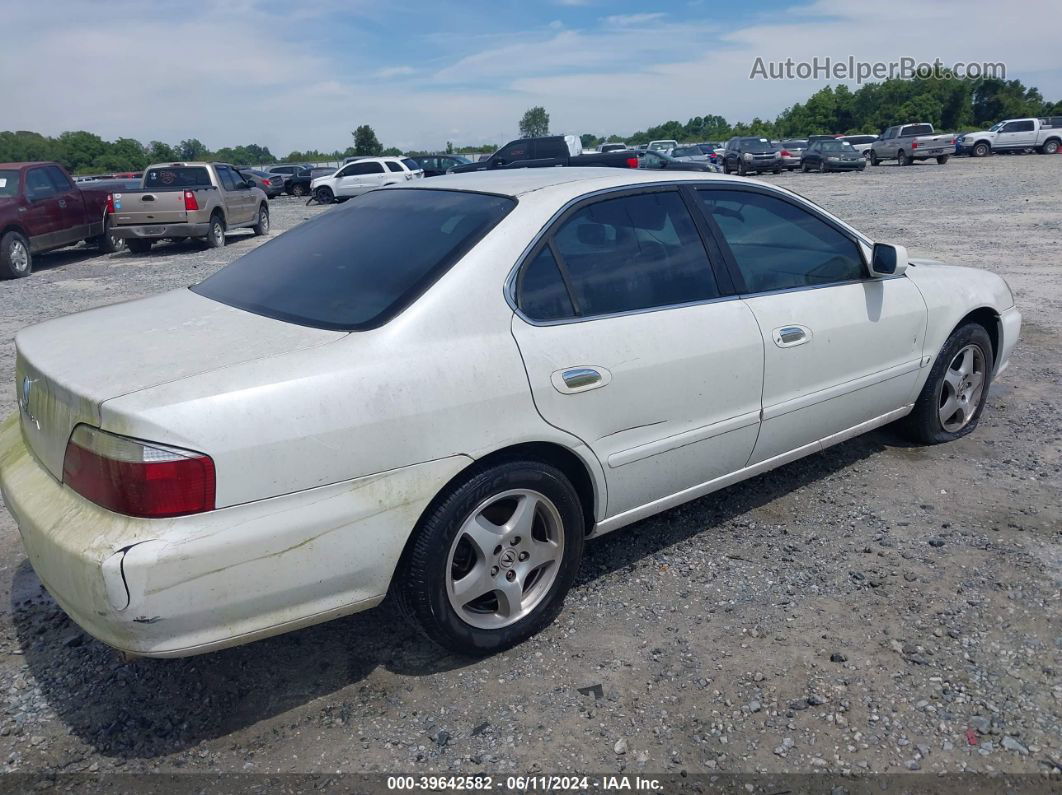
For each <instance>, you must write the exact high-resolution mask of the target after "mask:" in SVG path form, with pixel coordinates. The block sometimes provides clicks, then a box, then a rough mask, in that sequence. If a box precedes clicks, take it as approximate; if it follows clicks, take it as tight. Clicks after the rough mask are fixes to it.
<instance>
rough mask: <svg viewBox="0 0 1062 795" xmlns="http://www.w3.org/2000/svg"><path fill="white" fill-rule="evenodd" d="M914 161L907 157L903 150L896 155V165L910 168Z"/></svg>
mask: <svg viewBox="0 0 1062 795" xmlns="http://www.w3.org/2000/svg"><path fill="white" fill-rule="evenodd" d="M912 162H913V161H912V160H911V158H909V157H908V156H907V153H906V152H905V151H903V150H902V149H901V150H900V151H899V152H897V153H896V165H898V166H909V165H911V163H912Z"/></svg>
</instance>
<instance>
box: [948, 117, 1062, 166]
mask: <svg viewBox="0 0 1062 795" xmlns="http://www.w3.org/2000/svg"><path fill="white" fill-rule="evenodd" d="M957 143H958V151H960V152H969V153H970V154H971V155H973V156H974V157H988V155H990V154H992V153H993V152H1021V151H1024V150H1026V149H1035V150H1036V151H1037V152H1040V153H1041V154H1045V155H1053V154H1055V153H1056V152H1057V151H1058V149H1059V147H1060V146H1062V118H1060V117H1057V116H1056V117H1054V118H1050V119H1004V120H1003V121H1001V122H997V123H995V124H993V125H992V126H991V127H989V128H988V129H987V130H982V131H980V132H970V133H964V134H962V135H960V136H959V137H958V139H957Z"/></svg>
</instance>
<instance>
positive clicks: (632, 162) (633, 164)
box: [627, 157, 638, 168]
mask: <svg viewBox="0 0 1062 795" xmlns="http://www.w3.org/2000/svg"><path fill="white" fill-rule="evenodd" d="M627 168H638V158H636V157H628V158H627Z"/></svg>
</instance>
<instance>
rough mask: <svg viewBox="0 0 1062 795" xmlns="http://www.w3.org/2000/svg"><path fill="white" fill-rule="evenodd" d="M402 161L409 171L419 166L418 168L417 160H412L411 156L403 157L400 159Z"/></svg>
mask: <svg viewBox="0 0 1062 795" xmlns="http://www.w3.org/2000/svg"><path fill="white" fill-rule="evenodd" d="M402 163H403V164H404V165H405V167H406V168H408V169H409V170H410V171H416V170H417V169H419V168H420V166H418V165H417V161H416V160H414V159H413V158H411V157H406V158H403V159H402Z"/></svg>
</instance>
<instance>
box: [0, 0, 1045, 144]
mask: <svg viewBox="0 0 1062 795" xmlns="http://www.w3.org/2000/svg"><path fill="white" fill-rule="evenodd" d="M9 5H10V6H11V7H10V9H6V10H5V17H4V21H5V23H6V24H5V29H9V30H22V31H27V34H26V35H23V36H19V37H15V36H9V37H7V38H6V40H5V46H4V48H3V49H2V50H0V74H2V75H4V76H5V78H7V79H4V80H0V107H2V108H4V109H5V110H4V115H3V117H2V119H0V126H2V127H4V128H7V129H29V130H39V131H41V132H44V133H46V134H51V135H54V134H57V133H59V132H61V131H63V130H70V129H88V130H91V131H94V132H97V133H99V134H100V135H103V136H104V137H105V138H115V137H118V136H133V137H136V138H139V139H140V140H143V141H148V140H152V139H158V140H164V141H169V142H177V141H179V140H181V139H182V138H187V137H190V136H196V137H198V138H200V139H201V140H203V141H204V142H205V143H206V144H207V145H208V146H211V147H221V146H230V145H236V144H242V143H251V142H255V143H259V144H262V145H266V146H269V147H270V148H271V149H272V150H273V151H274V152H276V153H277V154H286V153H287V152H288V151H290V150H291V149H295V148H297V149H307V148H319V149H324V150H330V149H333V148H345V147H346V146H347V145H349V143H350V140H351V139H350V131H351V130H352V129H354V127H355V126H357V125H358V124H362V123H366V122H367V123H370V124H372V125H373V126H374V127H375V129H376V131H377V134H378V135H379V137H380V139H381V140H382V141H384V143H385V144H388V145H392V144H393V145H396V146H399V147H400V148H422V147H437V146H442V145H443V144H444V143H445V138H449V139H450V140H454V141H456V142H459V143H485V142H492V143H503V142H504V141H505V140H508V139H509V138H511V137H513V136H514V135H515V134H516V124H517V120H518V119H519V117H520V115H521V114H522V113H523V111H524V110H526V109H527V108H528V107H530V106H531V105H537V104H541V105H544V106H545V107H546V109H547V110H548V111H549V113H550V115H551V119H552V126H553V128H554V129H555V130H557V131H564V132H598V133H600V132H618V133H621V134H626V133H630V132H632V131H634V130H636V129H644V128H645V127H646V126H648V125H650V124H654V123H658V122H661V121H664V120H667V119H678V120H680V121H685V120H686V119H687V118H689V117H690V116H694V115H704V114H707V113H719V114H721V115H723V116H726V117H727V118H728V119H731V120H740V119H750V118H752V117H753V116H757V115H758V116H760V117H762V118H773V117H774V116H775V115H776V114H777V113H778V112H780V111H781V110H782V109H783V108H784V107H785V106H787V105H790V104H792V103H794V102H797V101H802V100H803V99H805V98H806V97H807V96H808V95H809V94H810V93H812V92H813V91H815V90H816V89H818V88H819V87H820V86H822V85H824V84H825V83H826V82H827V81H825V80H818V81H814V80H812V81H774V82H766V81H762V80H758V81H750V80H749V79H748V78H749V72H750V70H751V67H752V64H753V62H754V60H755V59H756V58H757V57H763V58H764V59H766V60H784V59H785V58H787V57H791V58H793V59H794V60H798V61H799V60H808V59H810V58H812V57H814V56H819V57H820V58H821V57H824V56H827V55H829V56H831V57H833V58H845V57H847V56H848V55H849V54H852V55H854V56H855V57H857V58H858V59H860V60H866V61H876V60H886V61H888V60H894V59H897V58H899V57H903V56H910V57H914V58H917V59H919V60H932V59H933V58H935V57H939V58H940V59H941V60H942V61H943V62H945V63H950V62H953V61H975V60H977V61H981V60H987V61H1004V62H1006V64H1007V66H1008V70H1009V72H1008V76H1009V77H1011V78H1020V79H1022V80H1023V81H1024V82H1026V84H1034V85H1038V86H1039V87H1040V89H1041V90H1042V91H1043V93H1044V95H1045V96H1046V97H1048V98H1050V99H1058V98H1062V68H1060V66H1059V64H1058V61H1057V43H1056V41H1055V39H1056V33H1055V29H1054V28H1053V27H1052V26H1050V25H1047V24H1028V25H1021V26H1017V25H1009V26H1005V25H1001V24H998V13H999V9H998V3H996V2H994V0H991V1H990V0H966V2H964V3H963V4H962V7H961V12H960V11H957V10H956V9H955V8H951V7H950V6H945V5H944V4H939V5H938V4H931V3H926V2H924V0H892V2H891V3H890V4H889V5H888V7H887V9H885V8H884V7H882V6H879V5H868V4H857V3H852V2H850V0H817V2H814V3H812V4H811V5H806V6H799V7H794V8H792V9H790V10H788V11H787V12H784V13H778V14H772V15H771V16H770V17H769V18H768V17H764V18H763V19H762V21H759V22H757V23H755V24H751V25H747V26H744V27H739V28H736V29H729V28H728V29H725V30H724V29H721V28H720V27H718V26H717V24H716V23H715V22H714V21H713V20H709V21H703V20H701V21H697V20H686V21H682V22H678V21H676V18H675V16H674V15H672V16H669V17H668V18H666V19H663V18H659V17H656V18H654V19H652V20H644V21H642V22H640V23H637V24H634V25H620V24H617V23H603V24H602V25H600V26H599V27H597V28H594V29H570V28H563V29H560V30H558V29H550V27H548V23H546V22H545V21H543V22H542V27H541V28H537V29H535V28H533V27H528V26H525V27H524V28H522V29H521V30H520V31H519V32H514V33H497V32H488V33H484V32H483V28H482V27H476V32H474V33H473V32H469V33H467V34H466V33H464V32H462V33H460V34H454V33H445V34H442V35H441V36H438V37H435V38H431V39H429V38H427V37H425V38H424V39H421V40H417V39H415V38H414V39H412V41H410V40H406V42H405V43H406V45H407V46H406V47H404V48H403V49H402V50H401V51H399V50H397V48H396V52H395V54H394V56H393V60H394V61H398V63H397V64H394V63H393V62H392V65H388V64H387V62H386V61H385V62H383V63H379V62H377V63H372V64H370V65H369V66H368V67H367V68H366V67H365V65H364V63H363V62H359V63H358V64H357V65H356V66H353V65H352V63H351V61H350V59H351V58H352V57H358V53H357V47H355V46H353V45H352V46H351V48H350V51H347V52H343V53H338V52H335V51H334V50H330V49H329V48H318V47H315V46H313V41H312V40H309V39H307V38H306V37H305V36H292V35H290V34H291V33H292V32H298V31H299V30H301V28H296V29H295V30H294V31H293V30H292V23H291V20H292V19H293V18H294V17H293V15H295V14H297V15H298V18H299V19H300V20H307V22H306V28H305V29H306V30H310V31H312V30H314V29H315V27H318V26H326V25H328V23H329V20H330V19H332V17H330V16H329V15H330V14H335V13H348V12H347V9H348V8H349V4H348V3H347V2H345V1H344V0H313V2H306V3H297V4H289V3H285V2H282V0H237V1H236V2H224V0H215V1H214V2H206V3H203V4H201V6H197V11H196V14H195V15H187V14H185V13H183V11H182V10H180V9H176V8H175V7H174V6H172V5H169V4H165V3H161V2H148V1H146V0H110V2H109V3H108V5H107V11H106V14H101V13H100V12H99V9H98V6H96V5H95V4H85V3H80V2H73V1H72V0H50V2H48V3H46V4H45V3H35V4H30V3H19V4H9ZM360 8H363V9H364V13H380V14H384V13H387V12H386V11H381V10H380V6H379V5H378V4H369V3H368V2H365V4H364V6H360ZM289 9H290V10H289ZM337 9H338V11H337ZM646 13H649V12H646ZM654 13H655V12H654ZM1022 15H1023V17H1024V18H1026V19H1028V20H1038V19H1039V20H1043V19H1053V18H1055V16H1056V15H1057V14H1056V11H1055V8H1054V3H1048V2H1047V0H1027V2H1025V3H1024V4H1023V8H1022ZM615 16H624V15H615ZM626 16H631V15H626ZM547 19H548V17H547ZM897 19H899V20H903V24H902V25H897V24H896V20H897ZM885 31H887V34H886V33H884V32H885ZM401 32H402V35H405V36H415V35H420V34H419V33H416V32H414V31H411V30H409V29H408V28H407V29H403V30H402V31H401ZM410 43H413V44H414V45H417V44H418V43H420V44H424V45H425V46H426V44H427V43H430V44H431V45H432V48H431V49H432V53H431V55H430V56H425V59H424V60H422V61H421V60H416V59H412V58H411V56H410V47H409V46H408V45H409V44H410ZM439 51H444V52H445V53H450V54H448V55H443V56H440V55H439V54H438V53H439ZM429 57H430V58H432V59H434V60H429ZM16 76H17V77H16ZM366 76H368V77H366ZM411 78H415V79H411ZM833 82H835V81H833ZM444 131H445V132H444Z"/></svg>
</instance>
